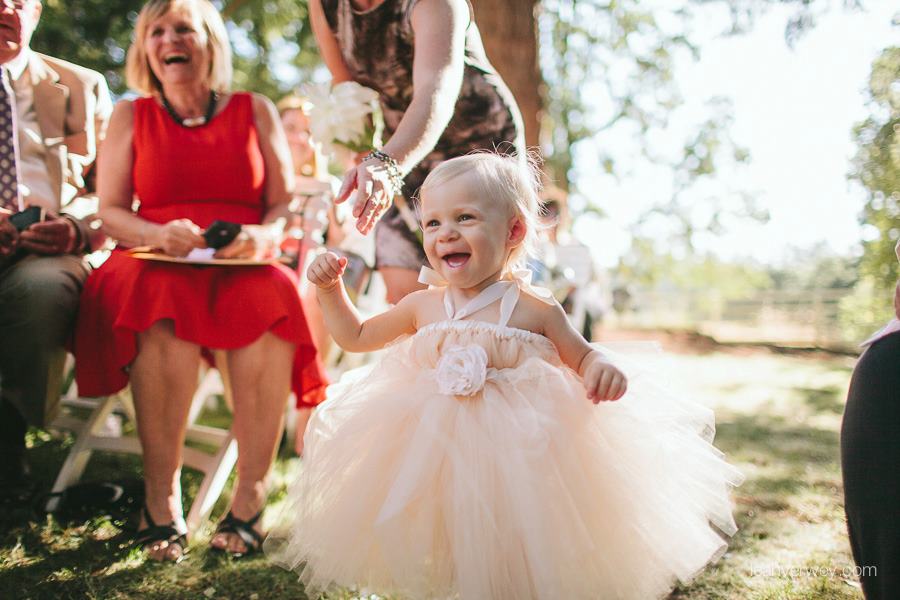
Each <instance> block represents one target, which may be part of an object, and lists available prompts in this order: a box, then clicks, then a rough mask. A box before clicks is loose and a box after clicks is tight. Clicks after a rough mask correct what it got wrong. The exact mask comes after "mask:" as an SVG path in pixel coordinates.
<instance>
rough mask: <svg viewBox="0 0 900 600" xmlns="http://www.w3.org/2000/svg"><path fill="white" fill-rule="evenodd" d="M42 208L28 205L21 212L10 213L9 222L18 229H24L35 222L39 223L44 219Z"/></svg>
mask: <svg viewBox="0 0 900 600" xmlns="http://www.w3.org/2000/svg"><path fill="white" fill-rule="evenodd" d="M45 217H46V215H45V213H44V209H43V208H41V207H40V206H29V207H28V208H26V209H25V210H23V211H21V212H17V213H16V214H14V215H10V217H9V222H10V223H12V224H13V225H14V226H15V228H16V229H18V230H19V231H25V230H26V229H28V228H29V227H31V226H32V225H34V224H35V223H40V222H41V221H43V220H44V219H45Z"/></svg>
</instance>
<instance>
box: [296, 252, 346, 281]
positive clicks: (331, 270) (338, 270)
mask: <svg viewBox="0 0 900 600" xmlns="http://www.w3.org/2000/svg"><path fill="white" fill-rule="evenodd" d="M346 267H347V258H346V257H344V256H338V255H337V254H335V253H334V252H324V253H322V254H320V255H319V256H317V257H316V258H315V260H313V262H312V264H311V265H309V269H307V271H306V278H307V279H309V281H310V283H312V284H313V285H315V286H316V287H318V288H320V289H323V290H330V289H332V288H333V287H334V286H336V285H337V284H338V281H340V279H341V275H343V274H344V269H345V268H346Z"/></svg>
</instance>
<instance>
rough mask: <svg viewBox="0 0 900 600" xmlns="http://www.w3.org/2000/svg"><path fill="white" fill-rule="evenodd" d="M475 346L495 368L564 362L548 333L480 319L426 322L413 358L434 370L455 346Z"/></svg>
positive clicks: (414, 340) (416, 339)
mask: <svg viewBox="0 0 900 600" xmlns="http://www.w3.org/2000/svg"><path fill="white" fill-rule="evenodd" d="M472 345H475V346H479V347H481V348H482V349H483V350H484V351H485V354H486V355H487V366H488V367H489V368H493V369H514V368H518V367H520V366H521V365H522V364H523V363H525V362H526V361H527V360H528V359H531V358H535V359H538V360H544V361H547V362H550V363H551V364H554V365H556V364H560V359H559V354H558V353H557V351H556V346H554V345H553V343H552V342H551V341H550V340H548V339H547V338H545V337H544V336H542V335H539V334H537V333H532V332H530V331H526V330H524V329H517V328H515V327H506V326H500V325H498V324H496V323H488V322H486V321H476V320H458V321H452V320H447V321H439V322H437V323H431V324H430V325H426V326H425V327H423V328H421V329H420V330H419V331H418V332H416V334H415V335H414V336H413V338H412V340H411V341H410V350H409V358H410V359H411V360H412V361H413V362H414V364H416V365H418V366H421V367H423V368H426V369H433V368H435V367H436V366H437V364H438V362H439V361H440V360H441V357H442V356H444V355H445V354H446V353H447V351H448V350H450V349H451V348H460V347H462V348H465V347H468V346H472Z"/></svg>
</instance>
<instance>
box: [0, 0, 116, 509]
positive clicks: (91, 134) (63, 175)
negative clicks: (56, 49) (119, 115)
mask: <svg viewBox="0 0 900 600" xmlns="http://www.w3.org/2000/svg"><path fill="white" fill-rule="evenodd" d="M41 10H42V5H41V1H40V0H0V74H2V78H0V494H3V493H4V492H6V495H7V497H9V496H10V495H13V496H21V495H23V494H24V493H26V492H27V491H28V490H29V488H30V478H29V472H28V471H29V470H28V464H27V462H26V460H25V432H26V429H27V427H28V424H31V425H34V426H38V427H40V426H43V425H45V424H46V423H47V422H48V421H49V420H50V419H52V417H53V415H54V413H55V410H56V407H57V406H58V401H59V394H60V387H61V381H62V371H63V365H64V361H65V351H64V348H63V346H64V344H65V341H66V339H67V338H68V336H69V334H70V332H71V329H72V326H73V322H74V319H75V315H76V313H77V308H78V297H79V295H80V293H81V287H82V284H83V282H84V280H85V278H86V277H87V275H88V270H89V267H88V264H87V262H86V260H85V259H84V256H85V254H86V253H87V252H90V251H91V250H92V249H95V248H96V247H97V246H98V245H100V244H101V243H102V241H103V240H102V234H101V233H100V232H99V227H98V225H99V223H98V222H95V221H94V220H93V219H92V218H91V216H90V215H89V214H88V213H89V212H90V211H87V210H85V207H86V206H91V205H92V202H91V200H90V199H89V198H88V197H86V195H85V187H86V185H85V176H86V175H87V173H88V171H89V169H90V167H91V165H92V164H93V162H94V159H95V157H96V152H97V146H98V143H99V142H100V140H101V139H102V138H103V135H104V132H105V128H106V123H107V121H108V119H109V115H110V113H111V112H112V102H111V99H110V97H109V91H108V89H107V85H106V81H105V80H104V78H103V76H102V75H100V74H99V73H96V72H94V71H91V70H89V69H85V68H82V67H78V66H76V65H73V64H70V63H67V62H65V61H62V60H58V59H55V58H51V57H48V56H43V55H41V54H38V53H36V52H34V51H32V50H31V49H30V47H29V45H30V42H31V35H32V33H33V32H34V30H35V27H36V26H37V24H38V21H39V19H40V15H41ZM28 206H39V207H42V208H43V209H45V215H46V216H45V220H44V221H43V222H40V223H36V224H33V225H31V226H30V227H28V228H27V229H25V230H23V231H21V232H19V231H18V230H17V229H16V228H15V227H14V226H13V224H12V223H10V222H9V216H10V215H11V214H13V213H15V212H17V211H19V210H22V209H24V208H25V207H28Z"/></svg>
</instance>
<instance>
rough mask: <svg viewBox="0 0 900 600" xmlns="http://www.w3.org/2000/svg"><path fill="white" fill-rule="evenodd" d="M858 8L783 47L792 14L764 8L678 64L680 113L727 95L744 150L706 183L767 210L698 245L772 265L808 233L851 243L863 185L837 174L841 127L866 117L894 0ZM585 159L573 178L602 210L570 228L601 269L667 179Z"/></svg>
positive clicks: (810, 237)
mask: <svg viewBox="0 0 900 600" xmlns="http://www.w3.org/2000/svg"><path fill="white" fill-rule="evenodd" d="M866 9H867V10H866V11H864V12H856V11H854V12H848V11H845V10H841V9H840V8H835V9H834V10H833V11H831V12H830V13H828V14H827V15H825V16H823V17H822V18H821V19H820V20H819V21H818V22H817V25H816V26H815V27H814V28H813V29H811V30H810V31H808V32H806V33H805V34H803V35H802V37H801V38H800V39H799V40H798V41H797V42H796V43H795V45H794V47H793V48H790V47H788V46H787V44H786V43H785V40H784V26H785V23H786V20H787V18H788V17H789V16H790V15H791V14H792V12H791V10H790V9H783V8H776V9H773V10H771V11H769V12H768V13H767V14H766V15H764V16H763V17H761V18H760V19H759V20H758V21H757V22H756V24H755V26H754V28H753V29H752V31H751V32H749V33H746V34H743V35H739V36H729V37H721V36H720V37H715V38H710V39H709V40H708V41H706V42H704V43H703V44H702V46H701V52H702V54H701V59H700V60H699V61H697V62H691V61H683V62H682V63H681V64H680V65H679V67H678V68H677V70H676V78H677V81H678V85H679V87H680V88H681V91H682V95H683V96H684V97H685V99H686V100H687V101H688V106H687V108H686V110H687V112H691V111H692V110H693V111H696V114H697V115H698V116H700V115H702V111H701V107H702V105H703V103H704V102H705V100H706V99H708V98H710V97H711V96H716V95H719V96H725V97H728V98H730V99H731V102H732V105H733V117H734V122H733V126H732V129H731V132H732V137H733V138H734V139H735V141H736V142H737V143H738V144H740V145H742V146H744V147H746V148H747V149H748V150H749V151H750V161H749V162H748V163H746V164H745V165H744V166H742V167H739V168H738V169H737V170H729V169H726V170H725V171H726V172H723V173H721V174H720V175H718V176H717V177H720V178H721V180H720V181H719V182H718V183H720V184H722V185H723V186H726V185H727V186H730V187H731V188H732V189H746V190H753V191H756V192H757V195H758V201H759V203H760V204H761V205H762V206H763V207H765V208H767V209H768V210H769V212H770V215H771V218H770V220H769V222H768V223H767V224H765V225H755V224H754V225H746V224H744V225H741V226H739V227H736V228H733V229H731V231H730V233H729V235H728V236H726V237H724V238H717V239H706V240H703V239H701V240H700V244H699V245H700V247H701V249H711V250H712V251H714V252H715V253H716V254H718V255H720V256H722V257H725V258H731V259H739V258H753V259H756V260H758V261H762V262H778V261H779V260H780V259H782V258H783V257H784V256H786V254H787V252H788V249H789V248H791V247H795V248H796V247H801V248H804V247H809V246H812V245H814V244H816V243H817V242H820V241H824V242H826V243H827V244H828V245H829V246H830V247H831V248H832V249H833V250H834V251H835V252H839V253H851V252H858V243H859V241H860V240H861V237H862V235H863V231H862V228H861V226H860V224H859V219H858V216H859V212H860V210H861V208H862V205H863V201H864V193H863V191H862V190H861V188H860V187H859V186H858V185H857V184H855V183H852V182H848V180H847V176H846V175H847V173H848V171H849V170H850V159H851V157H852V156H853V154H854V153H855V146H854V144H853V142H852V139H851V130H852V128H853V125H854V123H856V122H858V121H860V120H862V119H864V118H865V116H866V115H867V114H868V111H867V108H866V96H865V93H864V91H865V89H866V86H867V81H868V76H869V72H870V67H871V63H872V60H873V59H874V58H875V57H877V56H878V54H879V53H880V52H881V50H882V49H884V48H885V47H888V46H890V45H892V44H898V43H900V27H892V25H891V21H892V17H893V15H894V14H895V13H896V12H897V8H896V4H893V3H892V2H888V1H883V2H882V1H877V2H873V1H870V2H868V3H867V4H866ZM710 18H711V19H712V18H714V17H712V16H711V17H710ZM711 29H712V28H711ZM719 30H721V29H719ZM619 142H624V140H616V139H615V135H614V134H613V135H610V137H609V139H601V140H600V142H599V143H609V144H616V143H619ZM585 162H586V161H584V160H583V159H582V161H581V163H580V166H581V167H582V168H581V169H580V171H581V175H582V176H581V179H580V180H579V187H580V188H581V189H582V190H589V191H590V194H591V195H592V197H594V198H595V199H599V203H600V204H601V205H602V207H603V209H604V210H605V211H606V213H607V217H606V218H603V219H594V218H593V217H585V218H582V219H580V221H579V222H578V223H576V230H575V231H576V235H577V236H578V237H579V238H580V239H582V240H583V241H585V242H586V243H588V244H589V245H591V247H592V249H593V250H594V254H595V256H596V257H597V259H598V260H599V261H600V262H601V263H602V264H603V265H606V266H612V265H614V264H615V263H616V261H617V258H618V257H619V256H620V255H621V254H623V253H624V252H626V251H627V249H628V242H629V238H628V234H627V231H626V230H627V228H628V226H629V225H630V224H631V223H632V222H633V221H634V220H635V218H636V217H637V215H639V214H640V213H641V212H642V210H643V209H644V208H646V207H647V206H648V205H649V204H652V203H653V202H654V201H658V200H660V199H661V197H663V199H664V196H665V195H666V194H668V192H669V190H670V188H669V187H668V183H667V182H665V181H664V179H665V178H663V177H660V176H659V173H658V172H655V171H654V170H653V169H651V168H649V167H643V168H639V167H635V168H636V171H635V172H634V173H633V174H632V175H631V176H629V177H626V178H622V179H619V180H617V179H615V178H612V177H608V176H602V175H599V174H598V169H596V168H591V167H592V165H588V164H585ZM725 179H727V181H725Z"/></svg>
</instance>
